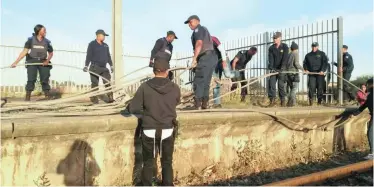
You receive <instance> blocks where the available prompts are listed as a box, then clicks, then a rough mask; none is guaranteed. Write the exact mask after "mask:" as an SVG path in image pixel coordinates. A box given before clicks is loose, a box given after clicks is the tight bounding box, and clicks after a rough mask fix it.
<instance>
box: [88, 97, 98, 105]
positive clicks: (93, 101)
mask: <svg viewBox="0 0 374 187" xmlns="http://www.w3.org/2000/svg"><path fill="white" fill-rule="evenodd" d="M90 100H91V102H92V103H93V104H99V99H98V98H97V96H93V97H90Z"/></svg>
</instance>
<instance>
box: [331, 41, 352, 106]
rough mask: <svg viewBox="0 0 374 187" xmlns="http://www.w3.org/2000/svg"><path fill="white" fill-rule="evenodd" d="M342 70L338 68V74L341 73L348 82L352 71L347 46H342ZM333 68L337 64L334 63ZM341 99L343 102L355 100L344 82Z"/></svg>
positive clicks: (350, 57)
mask: <svg viewBox="0 0 374 187" xmlns="http://www.w3.org/2000/svg"><path fill="white" fill-rule="evenodd" d="M342 51H343V68H338V72H343V78H344V79H346V80H347V81H349V79H351V76H352V71H353V69H354V64H353V58H352V55H351V54H349V53H348V46H347V45H343V48H342ZM334 65H335V66H338V63H336V62H334ZM343 94H344V95H343V96H344V97H343V98H344V101H345V102H347V101H348V102H350V101H354V100H355V95H354V94H353V93H352V90H351V87H350V86H349V84H348V83H347V82H346V81H343Z"/></svg>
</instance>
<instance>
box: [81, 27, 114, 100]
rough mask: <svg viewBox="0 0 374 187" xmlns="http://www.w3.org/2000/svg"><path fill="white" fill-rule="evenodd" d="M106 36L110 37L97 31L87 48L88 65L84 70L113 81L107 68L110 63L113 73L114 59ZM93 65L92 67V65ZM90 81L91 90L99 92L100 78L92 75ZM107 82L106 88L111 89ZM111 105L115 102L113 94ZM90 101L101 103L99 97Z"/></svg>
mask: <svg viewBox="0 0 374 187" xmlns="http://www.w3.org/2000/svg"><path fill="white" fill-rule="evenodd" d="M105 36H109V35H108V34H106V33H105V32H104V30H101V29H99V30H97V31H96V39H95V40H93V41H92V42H90V43H89V44H88V48H87V56H86V63H85V66H84V68H83V71H84V72H87V71H88V70H89V71H91V72H94V73H96V74H98V75H100V76H102V77H104V78H105V79H107V80H108V81H110V79H111V75H110V72H109V69H108V68H107V67H106V64H107V63H108V64H109V65H110V71H111V73H113V70H114V68H113V62H112V58H111V56H110V52H109V46H108V44H106V43H105V42H104V40H105ZM90 63H91V65H90ZM89 65H90V69H88V66H89ZM90 79H91V88H95V89H94V91H97V90H99V88H98V86H99V76H97V75H95V74H92V73H90ZM107 80H104V79H103V83H104V84H105V87H110V83H109V82H107ZM108 98H109V103H112V102H114V99H113V92H109V93H108ZM90 100H91V102H92V103H94V104H98V103H99V99H98V98H97V96H92V97H90Z"/></svg>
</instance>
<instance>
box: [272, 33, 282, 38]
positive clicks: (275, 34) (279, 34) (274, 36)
mask: <svg viewBox="0 0 374 187" xmlns="http://www.w3.org/2000/svg"><path fill="white" fill-rule="evenodd" d="M279 37H282V33H281V32H275V33H274V35H273V39H277V38H279Z"/></svg>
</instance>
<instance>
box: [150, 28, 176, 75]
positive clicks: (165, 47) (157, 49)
mask: <svg viewBox="0 0 374 187" xmlns="http://www.w3.org/2000/svg"><path fill="white" fill-rule="evenodd" d="M174 39H178V37H177V36H176V35H175V33H174V32H173V31H168V32H167V33H166V37H163V38H160V39H158V40H157V41H156V43H155V46H154V47H153V49H152V51H151V59H150V61H149V67H153V65H154V62H155V60H158V59H163V60H166V61H168V62H169V63H170V60H171V56H172V54H173V45H172V44H171V43H172V42H173V41H174ZM168 76H169V79H170V80H173V72H171V71H169V75H168Z"/></svg>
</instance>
